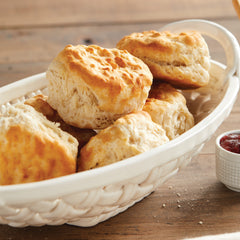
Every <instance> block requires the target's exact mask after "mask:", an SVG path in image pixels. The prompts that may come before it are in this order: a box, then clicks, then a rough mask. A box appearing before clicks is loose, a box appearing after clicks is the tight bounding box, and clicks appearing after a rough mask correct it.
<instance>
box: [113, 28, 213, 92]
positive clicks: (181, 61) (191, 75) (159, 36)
mask: <svg viewBox="0 0 240 240" xmlns="http://www.w3.org/2000/svg"><path fill="white" fill-rule="evenodd" d="M117 48H119V49H125V50H127V51H129V52H130V53H131V54H133V55H134V56H136V57H139V58H140V59H142V60H143V61H144V62H145V63H146V64H147V65H148V66H149V68H150V70H151V72H152V74H153V77H154V78H155V79H164V80H166V81H168V82H169V83H171V84H172V85H174V86H176V87H178V88H183V89H186V88H198V87H202V86H205V85H207V84H208V81H209V73H208V71H209V68H210V56H209V50H208V46H207V43H206V42H205V40H204V38H203V37H202V35H201V34H200V33H198V32H196V31H189V32H182V33H179V34H177V33H170V32H168V31H164V32H157V31H154V30H151V31H145V32H142V33H132V34H131V35H129V36H125V37H124V38H123V39H121V40H120V41H119V42H118V44H117Z"/></svg>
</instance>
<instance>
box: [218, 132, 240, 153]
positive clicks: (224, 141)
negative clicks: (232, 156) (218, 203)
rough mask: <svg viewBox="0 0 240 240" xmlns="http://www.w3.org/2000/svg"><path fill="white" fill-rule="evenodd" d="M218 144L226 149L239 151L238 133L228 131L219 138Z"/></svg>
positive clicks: (239, 138)
mask: <svg viewBox="0 0 240 240" xmlns="http://www.w3.org/2000/svg"><path fill="white" fill-rule="evenodd" d="M220 146H221V147H222V148H224V149H226V150H227V151H230V152H233V153H240V133H230V134H228V135H225V136H223V137H222V138H221V139H220Z"/></svg>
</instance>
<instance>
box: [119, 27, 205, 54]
mask: <svg viewBox="0 0 240 240" xmlns="http://www.w3.org/2000/svg"><path fill="white" fill-rule="evenodd" d="M128 41H135V42H138V43H139V44H142V45H143V46H144V45H146V46H148V47H149V48H150V47H152V48H156V49H161V50H162V51H166V52H172V50H173V45H172V44H173V43H182V44H184V45H188V46H195V47H198V46H201V45H202V42H203V38H202V36H201V34H200V33H199V32H196V31H189V32H182V33H171V32H169V31H163V32H158V31H155V30H151V31H145V32H141V33H132V34H130V35H129V36H125V37H124V38H123V39H121V40H120V41H119V43H118V44H117V47H118V48H120V49H121V46H122V45H123V44H126V43H127V42H128Z"/></svg>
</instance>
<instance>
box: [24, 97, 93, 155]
mask: <svg viewBox="0 0 240 240" xmlns="http://www.w3.org/2000/svg"><path fill="white" fill-rule="evenodd" d="M47 99H48V97H47V96H44V95H42V94H39V95H36V96H34V97H32V98H29V99H27V100H26V101H25V102H24V103H25V104H27V105H30V106H32V107H33V108H34V109H35V110H36V111H38V112H40V113H42V114H43V115H44V116H45V117H46V118H47V119H48V120H50V121H52V122H58V123H59V124H60V125H59V127H60V128H61V129H62V130H63V131H65V132H68V133H69V134H71V135H72V136H73V137H75V138H76V139H77V140H78V151H79V150H80V149H81V148H82V147H83V146H84V145H85V144H86V143H87V142H88V141H89V139H90V138H91V137H93V136H95V135H96V132H95V131H94V130H92V129H81V128H77V127H74V126H71V125H69V124H67V123H65V122H64V121H63V120H62V119H61V118H60V116H59V115H58V113H57V111H56V110H54V109H53V108H52V107H51V106H50V105H49V103H48V102H47Z"/></svg>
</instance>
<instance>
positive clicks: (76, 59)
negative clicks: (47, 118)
mask: <svg viewBox="0 0 240 240" xmlns="http://www.w3.org/2000/svg"><path fill="white" fill-rule="evenodd" d="M46 76H47V79H48V80H49V85H48V90H49V98H48V103H49V104H50V105H51V106H52V107H53V108H54V109H55V110H57V112H58V114H59V115H60V117H61V118H62V119H63V120H64V121H65V122H66V123H68V124H70V125H73V126H76V127H79V128H91V129H99V128H100V129H101V128H105V127H107V126H109V125H110V124H112V123H113V121H115V120H116V119H117V118H119V117H121V116H122V115H125V114H127V113H130V112H133V111H138V110H141V109H142V107H143V105H144V104H145V101H146V99H147V96H148V92H149V90H150V86H151V84H152V74H151V72H150V70H149V68H148V67H147V65H146V64H144V63H143V62H142V61H141V60H140V59H138V58H136V57H134V56H132V55H131V54H130V53H128V52H127V51H125V50H119V49H105V48H101V47H99V46H96V45H91V46H84V45H77V46H72V45H68V46H66V47H65V48H64V50H63V51H61V52H60V53H59V54H58V56H57V57H56V58H55V59H54V60H53V61H52V63H51V64H50V66H49V68H48V70H47V74H46Z"/></svg>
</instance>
